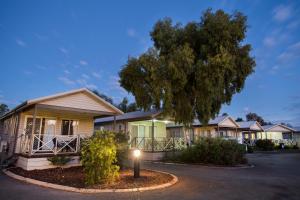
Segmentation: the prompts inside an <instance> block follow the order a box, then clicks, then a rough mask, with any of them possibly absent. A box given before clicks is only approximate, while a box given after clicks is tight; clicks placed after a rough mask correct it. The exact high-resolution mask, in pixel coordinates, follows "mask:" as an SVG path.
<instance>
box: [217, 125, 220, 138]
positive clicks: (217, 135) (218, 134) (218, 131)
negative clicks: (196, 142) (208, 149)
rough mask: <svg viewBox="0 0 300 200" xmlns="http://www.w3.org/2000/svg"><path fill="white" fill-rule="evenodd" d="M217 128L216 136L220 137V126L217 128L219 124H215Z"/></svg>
mask: <svg viewBox="0 0 300 200" xmlns="http://www.w3.org/2000/svg"><path fill="white" fill-rule="evenodd" d="M217 128H218V135H217V137H220V128H219V124H218V125H217Z"/></svg>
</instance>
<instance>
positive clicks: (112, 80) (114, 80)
mask: <svg viewBox="0 0 300 200" xmlns="http://www.w3.org/2000/svg"><path fill="white" fill-rule="evenodd" d="M119 80H120V78H119V77H118V76H110V77H109V82H108V85H109V89H110V90H115V91H117V92H119V93H121V94H122V95H124V94H127V92H126V90H125V89H124V88H122V87H121V86H120V83H119Z"/></svg>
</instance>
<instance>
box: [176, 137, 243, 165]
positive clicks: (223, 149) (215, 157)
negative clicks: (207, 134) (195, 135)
mask: <svg viewBox="0 0 300 200" xmlns="http://www.w3.org/2000/svg"><path fill="white" fill-rule="evenodd" d="M173 159H175V160H177V161H180V162H186V163H206V164H216V165H237V164H243V163H246V162H247V160H246V158H245V146H244V145H241V144H238V143H237V142H236V141H233V140H223V139H221V138H201V139H199V140H198V141H197V142H196V143H195V144H194V145H193V146H191V147H189V148H187V149H185V150H183V151H182V152H181V154H179V155H178V156H176V157H175V158H173Z"/></svg>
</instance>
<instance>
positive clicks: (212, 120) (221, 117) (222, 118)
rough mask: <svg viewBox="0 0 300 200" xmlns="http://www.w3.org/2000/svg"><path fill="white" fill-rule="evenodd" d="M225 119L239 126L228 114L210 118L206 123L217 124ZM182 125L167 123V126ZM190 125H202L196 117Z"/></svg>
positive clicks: (179, 125)
mask: <svg viewBox="0 0 300 200" xmlns="http://www.w3.org/2000/svg"><path fill="white" fill-rule="evenodd" d="M226 119H230V120H231V121H232V122H233V123H234V124H235V125H236V126H239V125H238V123H236V122H235V121H234V120H233V119H232V117H230V116H218V117H216V118H214V119H210V120H209V121H208V125H218V124H220V123H222V122H223V121H224V120H226ZM181 126H183V125H182V124H174V123H171V124H167V127H169V128H171V127H181ZM192 126H202V123H201V122H200V121H199V120H198V119H195V120H194V122H193V124H192Z"/></svg>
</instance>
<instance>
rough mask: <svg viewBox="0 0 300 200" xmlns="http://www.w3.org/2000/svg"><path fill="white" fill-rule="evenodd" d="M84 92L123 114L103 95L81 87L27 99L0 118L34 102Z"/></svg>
mask: <svg viewBox="0 0 300 200" xmlns="http://www.w3.org/2000/svg"><path fill="white" fill-rule="evenodd" d="M82 92H83V93H86V94H88V95H91V96H92V97H94V98H95V99H96V100H97V101H98V102H101V103H103V104H104V105H105V106H107V107H108V108H110V109H112V110H113V111H114V112H115V113H116V114H123V112H122V111H121V110H119V109H118V108H116V107H115V106H113V105H112V104H110V103H108V102H107V101H105V100H104V99H102V98H101V97H99V96H98V95H96V94H94V93H93V92H92V91H90V90H89V89H87V88H80V89H76V90H71V91H67V92H62V93H57V94H54V95H49V96H45V97H40V98H35V99H30V100H27V101H25V102H23V103H22V104H20V105H18V106H16V107H15V108H14V109H12V110H11V111H9V112H8V113H6V114H5V115H3V116H1V117H0V119H3V118H5V117H8V116H10V115H11V114H13V113H15V112H18V111H21V110H23V109H25V108H27V107H28V106H31V105H34V104H38V103H42V102H45V101H49V100H53V99H57V98H61V97H65V96H68V95H72V94H76V93H82Z"/></svg>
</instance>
